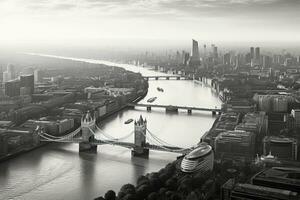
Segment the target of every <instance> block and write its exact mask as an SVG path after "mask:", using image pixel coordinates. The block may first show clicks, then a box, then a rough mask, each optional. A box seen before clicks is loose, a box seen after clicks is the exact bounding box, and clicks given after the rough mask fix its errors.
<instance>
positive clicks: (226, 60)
mask: <svg viewBox="0 0 300 200" xmlns="http://www.w3.org/2000/svg"><path fill="white" fill-rule="evenodd" d="M223 64H224V65H230V53H225V54H224V55H223Z"/></svg>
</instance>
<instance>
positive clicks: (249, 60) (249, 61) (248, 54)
mask: <svg viewBox="0 0 300 200" xmlns="http://www.w3.org/2000/svg"><path fill="white" fill-rule="evenodd" d="M245 61H246V64H248V63H251V53H247V54H246V55H245Z"/></svg>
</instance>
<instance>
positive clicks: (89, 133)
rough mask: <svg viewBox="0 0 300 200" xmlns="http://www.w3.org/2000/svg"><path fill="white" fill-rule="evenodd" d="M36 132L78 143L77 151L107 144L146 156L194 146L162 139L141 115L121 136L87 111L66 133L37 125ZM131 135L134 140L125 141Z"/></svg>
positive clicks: (48, 138)
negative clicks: (104, 127)
mask: <svg viewBox="0 0 300 200" xmlns="http://www.w3.org/2000/svg"><path fill="white" fill-rule="evenodd" d="M36 133H37V134H38V136H39V137H40V141H48V142H61V143H78V144H79V152H90V153H96V152H97V147H98V146H99V145H105V144H109V145H115V146H121V147H125V148H128V149H131V150H132V151H131V153H132V156H139V157H148V155H149V150H156V151H166V152H174V153H180V154H186V153H188V152H189V151H191V150H192V149H193V148H194V147H191V148H181V147H177V146H174V145H171V144H169V143H167V142H165V141H163V140H162V139H160V138H159V137H157V136H156V135H155V134H153V133H152V132H151V131H150V130H149V129H148V128H147V120H146V119H143V117H142V116H140V118H139V119H138V120H136V121H135V122H134V130H133V131H132V132H130V133H128V134H126V135H124V136H123V137H121V138H114V137H112V136H111V135H109V134H107V133H105V132H104V131H103V130H101V129H100V128H99V127H98V126H97V124H96V119H95V117H93V116H92V115H91V114H90V113H89V112H87V113H86V114H85V115H84V116H83V117H82V119H81V126H80V127H79V128H77V129H76V130H75V131H73V132H71V133H69V134H67V135H64V136H53V135H50V134H47V133H46V132H45V131H43V129H41V128H40V127H37V129H36ZM132 135H133V136H134V141H133V142H126V141H125V140H127V139H128V138H129V137H132Z"/></svg>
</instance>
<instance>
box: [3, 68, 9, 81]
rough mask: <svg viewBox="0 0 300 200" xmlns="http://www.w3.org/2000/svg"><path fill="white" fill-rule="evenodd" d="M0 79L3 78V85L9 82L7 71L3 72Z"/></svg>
mask: <svg viewBox="0 0 300 200" xmlns="http://www.w3.org/2000/svg"><path fill="white" fill-rule="evenodd" d="M2 77H3V78H2V81H3V82H4V83H6V82H7V81H9V80H10V77H9V74H8V72H7V71H5V72H3V75H2Z"/></svg>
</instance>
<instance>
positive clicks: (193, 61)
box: [189, 39, 200, 67]
mask: <svg viewBox="0 0 300 200" xmlns="http://www.w3.org/2000/svg"><path fill="white" fill-rule="evenodd" d="M189 64H190V66H193V67H195V66H199V65H200V54H199V47H198V42H197V41H196V40H194V39H193V40H192V52H191V57H190V62H189Z"/></svg>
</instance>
